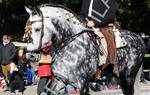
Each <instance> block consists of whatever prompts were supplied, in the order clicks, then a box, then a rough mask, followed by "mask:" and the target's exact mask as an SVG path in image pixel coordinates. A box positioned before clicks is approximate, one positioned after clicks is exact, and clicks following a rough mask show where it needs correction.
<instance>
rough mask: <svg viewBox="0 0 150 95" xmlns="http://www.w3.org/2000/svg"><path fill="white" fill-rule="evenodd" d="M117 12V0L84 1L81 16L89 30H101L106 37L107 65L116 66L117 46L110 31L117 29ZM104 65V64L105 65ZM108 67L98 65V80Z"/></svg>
mask: <svg viewBox="0 0 150 95" xmlns="http://www.w3.org/2000/svg"><path fill="white" fill-rule="evenodd" d="M116 11H117V1H116V0H82V8H81V11H80V15H81V17H82V18H83V20H84V21H86V25H87V27H88V28H96V29H99V30H100V32H101V33H102V34H103V35H104V37H105V39H106V41H107V44H108V55H107V57H106V59H107V60H106V61H105V63H108V64H109V63H111V64H114V62H115V55H116V49H115V48H116V45H115V39H114V33H113V32H111V31H110V30H109V29H110V27H112V29H113V28H114V27H115V20H114V19H115V17H116ZM105 63H104V64H105ZM106 66H107V64H106V65H100V64H99V65H98V68H97V71H96V78H98V79H99V78H100V75H101V71H102V70H103V69H104V68H105V67H106Z"/></svg>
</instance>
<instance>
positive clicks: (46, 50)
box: [26, 14, 51, 52]
mask: <svg viewBox="0 0 150 95" xmlns="http://www.w3.org/2000/svg"><path fill="white" fill-rule="evenodd" d="M36 22H41V23H42V26H41V30H40V32H41V36H40V41H39V43H38V49H36V50H34V51H32V52H37V51H41V50H42V51H43V52H48V50H49V48H50V46H51V43H50V42H48V43H47V44H46V46H45V47H44V48H41V47H42V39H43V36H44V16H43V14H42V17H41V19H39V20H34V21H30V20H28V23H29V26H30V28H31V26H32V24H34V23H36ZM26 26H27V25H26ZM31 34H32V29H31V31H27V35H28V36H30V37H29V41H30V42H31V41H33V39H32V37H31Z"/></svg>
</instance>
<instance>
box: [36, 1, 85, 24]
mask: <svg viewBox="0 0 150 95" xmlns="http://www.w3.org/2000/svg"><path fill="white" fill-rule="evenodd" d="M47 6H48V7H55V8H62V9H65V10H67V11H68V12H70V13H72V14H73V15H74V16H75V17H76V18H77V19H78V20H79V21H80V23H83V19H82V18H81V17H80V16H78V15H77V14H76V13H75V12H74V11H72V10H71V9H69V8H67V7H66V6H64V5H60V4H56V3H55V4H53V3H47V4H41V5H39V8H41V7H47Z"/></svg>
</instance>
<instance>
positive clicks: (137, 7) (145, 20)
mask: <svg viewBox="0 0 150 95" xmlns="http://www.w3.org/2000/svg"><path fill="white" fill-rule="evenodd" d="M81 1H82V0H0V34H3V33H8V34H10V35H12V36H13V39H15V40H19V39H21V37H22V35H23V32H24V27H25V23H26V20H27V18H28V14H27V13H26V12H25V9H24V6H25V5H31V6H35V5H37V4H41V3H46V2H53V3H59V4H64V5H65V6H67V7H69V8H70V9H72V10H73V11H74V12H76V13H79V11H80V7H81ZM149 13H150V0H118V13H117V20H118V22H119V24H120V26H121V27H122V28H123V29H129V30H131V31H133V32H146V33H148V31H149V30H150V27H149V22H150V14H149ZM16 35H18V36H17V37H15V36H16Z"/></svg>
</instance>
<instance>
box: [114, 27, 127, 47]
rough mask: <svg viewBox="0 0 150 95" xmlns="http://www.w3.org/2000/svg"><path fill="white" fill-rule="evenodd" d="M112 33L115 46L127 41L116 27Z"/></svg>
mask: <svg viewBox="0 0 150 95" xmlns="http://www.w3.org/2000/svg"><path fill="white" fill-rule="evenodd" d="M114 33H115V41H116V48H121V47H124V46H126V45H127V42H126V41H125V39H124V38H123V36H122V35H121V33H120V32H119V30H118V29H116V30H115V31H114Z"/></svg>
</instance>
